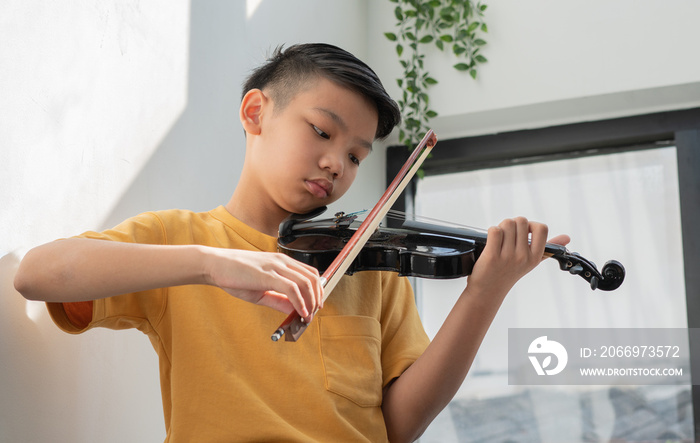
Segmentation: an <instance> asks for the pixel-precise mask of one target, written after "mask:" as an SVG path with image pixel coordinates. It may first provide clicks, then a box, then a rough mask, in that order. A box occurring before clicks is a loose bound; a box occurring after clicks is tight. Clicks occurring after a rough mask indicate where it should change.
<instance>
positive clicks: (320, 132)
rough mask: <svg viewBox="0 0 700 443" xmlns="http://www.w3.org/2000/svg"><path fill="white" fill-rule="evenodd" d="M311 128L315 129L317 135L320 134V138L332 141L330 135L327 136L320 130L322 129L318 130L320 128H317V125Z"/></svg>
mask: <svg viewBox="0 0 700 443" xmlns="http://www.w3.org/2000/svg"><path fill="white" fill-rule="evenodd" d="M311 127H313V128H314V131H316V134H318V135H319V136H321V137H323V138H325V139H326V140H330V138H331V136H330V135H328V134H326V133H325V132H323V131H322V130H320V129H319V128H318V126H316V125H311Z"/></svg>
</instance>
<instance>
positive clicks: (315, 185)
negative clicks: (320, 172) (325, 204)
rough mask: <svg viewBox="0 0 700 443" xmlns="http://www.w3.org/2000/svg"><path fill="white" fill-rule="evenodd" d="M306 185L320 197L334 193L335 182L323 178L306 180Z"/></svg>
mask: <svg viewBox="0 0 700 443" xmlns="http://www.w3.org/2000/svg"><path fill="white" fill-rule="evenodd" d="M305 183H306V187H307V189H308V190H309V191H311V193H312V194H313V195H314V196H316V197H318V198H327V197H329V196H330V195H331V194H332V193H333V183H332V182H330V181H328V180H326V179H323V178H319V179H315V180H306V181H305Z"/></svg>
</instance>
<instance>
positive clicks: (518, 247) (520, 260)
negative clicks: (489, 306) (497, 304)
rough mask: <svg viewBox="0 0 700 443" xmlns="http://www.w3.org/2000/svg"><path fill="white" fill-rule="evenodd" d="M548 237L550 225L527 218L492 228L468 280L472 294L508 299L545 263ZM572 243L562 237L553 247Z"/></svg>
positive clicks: (554, 239) (508, 221)
mask: <svg viewBox="0 0 700 443" xmlns="http://www.w3.org/2000/svg"><path fill="white" fill-rule="evenodd" d="M547 233H548V228H547V225H545V224H542V223H537V222H531V221H528V220H527V219H526V218H525V217H516V218H514V219H506V220H503V221H502V222H501V223H500V224H499V225H498V226H493V227H491V228H489V231H488V237H487V240H486V246H485V247H484V250H483V252H482V253H481V255H480V256H479V259H478V260H477V261H476V263H475V264H474V269H473V270H472V274H471V275H470V276H469V279H468V281H469V289H470V292H472V291H475V290H476V291H479V292H481V291H482V290H483V291H488V292H491V291H497V292H500V293H502V294H503V295H505V294H506V293H507V292H508V291H510V289H511V288H512V287H513V285H515V283H516V282H517V281H518V280H520V278H522V277H523V276H524V275H525V274H527V273H528V272H530V271H531V270H532V269H534V268H535V267H536V266H537V265H538V264H539V263H540V262H541V261H542V260H543V254H544V247H545V244H546V243H547ZM569 241H570V240H569V237H568V236H567V235H559V236H557V237H554V238H552V239H551V240H550V243H556V244H559V245H562V246H564V245H566V244H568V243H569Z"/></svg>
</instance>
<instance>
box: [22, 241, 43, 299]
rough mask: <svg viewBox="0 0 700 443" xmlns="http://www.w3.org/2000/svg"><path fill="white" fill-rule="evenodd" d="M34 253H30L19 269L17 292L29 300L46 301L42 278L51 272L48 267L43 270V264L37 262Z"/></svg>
mask: <svg viewBox="0 0 700 443" xmlns="http://www.w3.org/2000/svg"><path fill="white" fill-rule="evenodd" d="M33 252H34V251H33V250H32V251H29V252H28V253H27V255H25V256H24V258H23V259H22V261H21V262H20V263H19V266H18V267H17V272H16V273H15V278H14V286H15V290H16V291H17V292H19V293H20V294H21V295H22V296H23V297H24V298H26V299H27V300H34V301H46V297H45V296H44V295H43V294H42V290H41V287H42V277H43V275H44V274H46V273H47V272H49V269H46V267H44V268H43V269H42V264H41V263H40V262H39V261H37V259H36V257H35V255H36V254H34V253H33Z"/></svg>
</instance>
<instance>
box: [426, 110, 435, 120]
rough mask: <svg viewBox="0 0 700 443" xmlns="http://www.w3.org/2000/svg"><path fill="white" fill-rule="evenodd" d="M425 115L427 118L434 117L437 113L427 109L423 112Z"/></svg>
mask: <svg viewBox="0 0 700 443" xmlns="http://www.w3.org/2000/svg"><path fill="white" fill-rule="evenodd" d="M425 116H426V117H428V118H435V117H437V116H438V113H437V112H435V111H433V110H429V111H427V112H426V113H425Z"/></svg>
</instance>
